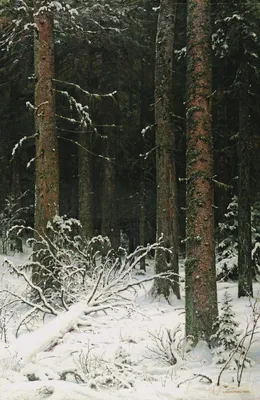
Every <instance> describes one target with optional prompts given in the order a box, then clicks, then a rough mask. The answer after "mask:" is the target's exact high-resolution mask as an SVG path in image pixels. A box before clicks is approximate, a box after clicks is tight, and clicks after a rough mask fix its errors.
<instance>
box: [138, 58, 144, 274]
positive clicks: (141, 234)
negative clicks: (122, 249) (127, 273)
mask: <svg viewBox="0 0 260 400" xmlns="http://www.w3.org/2000/svg"><path fill="white" fill-rule="evenodd" d="M145 64H146V63H145V60H144V58H142V60H141V66H140V67H141V68H140V71H141V74H140V75H141V76H140V84H141V88H140V131H142V129H144V128H145V111H146V110H145V105H146V104H145ZM142 136H143V135H142ZM141 141H142V145H141V148H142V153H143V154H144V153H145V147H146V146H145V143H146V140H145V136H144V137H142V139H141ZM139 204H140V216H139V237H140V245H141V246H145V233H146V224H145V159H144V156H142V157H141V158H140V197H139ZM140 269H141V270H142V271H145V270H146V266H145V257H143V258H142V259H141V261H140Z"/></svg>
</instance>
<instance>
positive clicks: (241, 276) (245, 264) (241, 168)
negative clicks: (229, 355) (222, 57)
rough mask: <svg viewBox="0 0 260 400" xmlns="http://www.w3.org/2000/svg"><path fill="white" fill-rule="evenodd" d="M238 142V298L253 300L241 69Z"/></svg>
mask: <svg viewBox="0 0 260 400" xmlns="http://www.w3.org/2000/svg"><path fill="white" fill-rule="evenodd" d="M240 80H241V82H240V99H239V139H238V178H239V183H238V297H242V296H253V284H252V261H251V250H252V238H251V205H250V126H249V94H248V90H249V75H248V65H247V62H246V61H245V63H244V64H243V65H242V66H241V75H240Z"/></svg>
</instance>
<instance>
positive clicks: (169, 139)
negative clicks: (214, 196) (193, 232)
mask: <svg viewBox="0 0 260 400" xmlns="http://www.w3.org/2000/svg"><path fill="white" fill-rule="evenodd" d="M176 9H177V2H174V1H172V0H161V5H160V11H159V17H158V23H157V37H156V61H155V124H156V185H157V210H156V232H157V233H156V235H157V240H158V239H159V238H160V237H161V236H162V235H163V242H164V246H165V247H167V248H169V249H170V250H171V253H167V252H163V251H162V250H157V252H156V260H155V269H156V273H161V272H165V271H168V270H171V271H173V272H174V273H175V274H176V275H175V276H174V278H173V280H172V281H169V280H162V279H156V280H155V282H154V287H153V293H154V294H155V295H160V294H162V295H164V296H165V297H166V298H168V297H169V295H170V290H171V289H172V290H173V292H174V293H175V295H176V296H177V298H180V289H179V280H178V273H179V267H178V241H179V240H178V237H179V234H178V217H177V182H176V169H175V161H174V156H175V154H174V151H175V135H174V129H173V123H172V116H171V114H172V112H173V101H172V99H173V87H172V82H173V79H172V74H173V46H174V27H175V18H176Z"/></svg>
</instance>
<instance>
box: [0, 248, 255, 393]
mask: <svg viewBox="0 0 260 400" xmlns="http://www.w3.org/2000/svg"><path fill="white" fill-rule="evenodd" d="M10 259H12V261H13V262H18V261H19V260H18V258H17V257H10ZM2 260H4V257H3V256H1V260H0V261H2ZM152 273H153V268H152V263H150V265H149V266H148V272H147V274H148V275H151V274H152ZM182 274H183V270H182ZM1 276H2V279H1V283H0V285H1V288H2V289H3V288H5V287H6V285H8V287H11V286H12V287H15V290H16V292H17V293H19V292H20V293H22V291H23V290H24V286H23V285H24V283H23V282H22V281H21V279H18V278H16V277H15V276H11V275H9V273H6V267H4V266H2V267H1ZM151 285H152V283H151V282H149V283H146V284H145V286H144V287H142V288H139V287H138V288H137V289H136V291H135V292H133V291H131V292H129V293H127V294H125V295H127V297H128V299H129V300H131V301H132V304H131V305H129V304H128V305H126V306H125V307H120V308H116V309H112V310H107V311H106V313H105V312H103V311H102V312H99V313H96V314H94V315H90V316H89V324H86V326H80V327H79V328H78V329H72V330H71V329H70V331H69V332H67V333H65V334H64V335H62V337H60V339H59V340H58V342H57V343H55V344H54V345H53V346H52V347H51V348H49V349H48V350H47V351H46V350H45V351H40V352H38V353H37V354H33V355H32V356H31V359H30V360H29V361H28V360H27V362H26V363H24V364H23V365H19V362H18V361H19V360H18V361H17V359H16V356H15V353H14V352H13V350H12V349H13V348H14V349H16V351H17V352H18V353H20V354H21V353H22V352H23V351H25V352H26V351H27V350H28V348H30V347H31V346H32V347H33V345H34V343H33V342H34V341H36V342H37V340H40V339H41V340H42V339H43V340H44V338H39V337H38V336H39V335H46V338H47V337H48V335H51V334H52V332H51V330H52V325H50V321H51V319H53V320H54V319H55V318H56V317H48V318H46V320H45V321H44V322H43V321H42V323H41V325H44V324H45V326H46V328H47V329H46V330H45V331H43V330H41V329H39V327H40V326H39V322H37V324H38V326H35V322H33V321H32V322H31V324H30V325H31V326H27V328H28V329H31V330H35V335H34V336H33V335H32V333H24V334H23V335H22V336H21V337H20V340H19V339H18V340H17V339H16V338H15V336H14V327H15V324H16V323H17V321H18V320H19V318H20V317H21V315H19V312H20V313H24V312H26V309H23V310H22V309H19V312H18V310H16V311H15V313H10V318H8V315H5V316H3V315H2V314H3V313H2V314H1V313H0V324H2V325H0V328H1V329H2V332H4V331H5V332H6V335H7V343H5V340H4V339H5V338H4V337H3V334H2V338H1V342H0V400H38V399H47V400H81V399H82V400H83V399H84V400H117V399H122V400H139V399H140V400H214V399H218V400H260V336H259V340H258V338H257V337H256V340H255V341H254V343H253V345H252V347H251V349H250V352H249V356H250V357H251V359H253V361H254V362H255V364H254V366H252V367H250V368H246V369H245V370H244V374H243V380H242V385H241V386H240V387H237V383H236V382H237V381H236V371H235V370H228V371H224V373H223V375H222V379H221V384H220V386H217V385H216V383H217V378H218V375H219V372H220V369H221V367H220V366H217V365H213V363H212V354H211V351H210V350H209V349H208V347H207V345H206V343H204V342H200V343H199V344H198V345H197V347H196V348H195V349H193V350H192V351H190V352H188V353H186V352H185V348H184V347H183V344H184V342H183V341H182V338H183V333H184V320H185V314H184V292H183V287H182V299H181V300H177V299H175V298H173V299H171V305H170V304H168V303H167V302H166V301H165V300H164V299H158V300H154V299H152V297H151V295H150V293H149V290H150V288H151ZM182 285H183V283H182ZM225 290H228V292H229V293H230V294H231V296H232V297H233V308H234V311H235V313H236V318H237V321H238V322H239V324H240V328H241V329H245V327H246V324H247V322H248V318H249V317H250V313H251V308H250V305H249V301H248V299H246V298H242V299H237V284H236V283H234V282H228V283H226V282H222V283H218V300H219V302H221V301H222V298H223V294H224V292H225ZM254 293H255V295H256V296H257V295H258V294H259V293H260V285H259V284H258V283H255V285H254ZM1 310H2V308H1ZM1 312H2V311H1ZM72 314H73V310H72ZM4 323H5V324H7V326H6V327H5V329H3V324H4ZM178 326H180V327H181V330H180V331H179V332H178V333H177V336H176V343H175V345H176V346H177V347H178V351H177V350H176V353H175V355H176V356H177V359H178V361H177V363H176V364H175V365H172V366H171V365H167V364H166V363H165V362H164V360H163V356H162V354H161V352H160V350H159V348H158V346H156V345H155V344H156V342H158V341H157V339H156V338H158V337H164V338H165V337H166V336H167V335H166V336H163V335H164V334H166V330H165V329H170V330H174V329H175V328H177V327H178ZM158 353H159V354H158ZM162 353H163V352H162ZM196 374H197V375H196ZM203 376H204V377H203ZM28 378H29V379H31V380H29V379H28ZM207 378H208V379H207Z"/></svg>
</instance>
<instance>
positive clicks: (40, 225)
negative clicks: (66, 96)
mask: <svg viewBox="0 0 260 400" xmlns="http://www.w3.org/2000/svg"><path fill="white" fill-rule="evenodd" d="M34 23H35V34H34V73H35V131H36V158H35V212H34V227H35V229H36V231H37V232H39V233H40V234H42V233H44V232H45V233H47V231H46V226H47V223H48V221H51V220H52V219H53V217H54V216H55V215H56V214H58V212H59V156H58V140H57V134H56V121H55V110H56V107H55V89H54V84H53V79H54V70H55V62H54V37H53V35H54V34H53V16H52V14H51V11H48V2H47V1H45V0H44V1H38V0H35V2H34ZM42 274H43V271H42V270H38V271H35V273H34V274H33V278H34V282H35V283H37V284H39V285H41V286H42V287H45V285H46V282H44V278H43V275H42Z"/></svg>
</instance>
